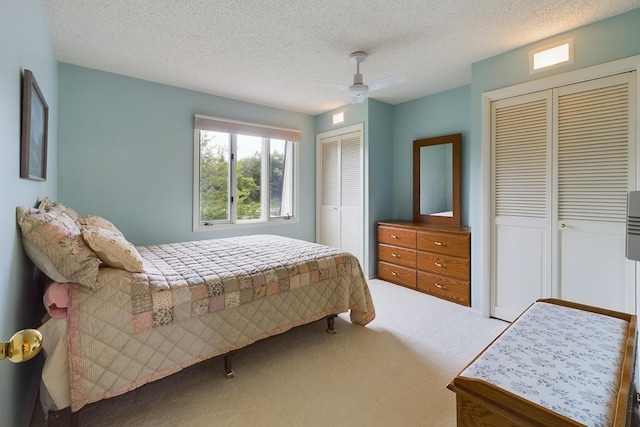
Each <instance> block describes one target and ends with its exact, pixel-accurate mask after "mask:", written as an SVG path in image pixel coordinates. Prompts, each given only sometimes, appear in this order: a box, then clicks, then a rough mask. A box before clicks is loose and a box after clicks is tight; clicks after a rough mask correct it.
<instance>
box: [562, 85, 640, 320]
mask: <svg viewBox="0 0 640 427" xmlns="http://www.w3.org/2000/svg"><path fill="white" fill-rule="evenodd" d="M629 83H630V74H628V73H627V74H620V75H616V76H612V77H608V78H603V79H598V80H593V81H589V82H585V83H580V84H576V85H570V86H565V87H562V88H559V89H557V90H555V96H556V97H557V105H558V116H557V125H556V126H555V132H554V139H555V141H556V144H555V145H556V150H557V155H556V156H554V157H555V159H556V160H557V162H556V165H555V166H554V169H556V170H557V180H556V186H557V190H556V193H557V199H556V200H554V202H556V201H557V207H554V224H555V225H556V227H555V230H554V231H555V232H556V233H557V237H556V239H554V240H557V248H558V258H557V262H558V267H557V274H556V275H554V278H555V279H556V280H557V284H554V287H556V286H557V289H558V296H559V297H561V298H562V299H566V300H570V301H576V302H581V303H584V304H591V305H595V306H599V307H604V308H608V309H612V310H618V311H625V312H635V309H634V306H635V275H634V274H633V264H632V263H631V262H630V261H628V260H627V259H626V258H625V229H626V227H625V219H626V197H627V191H629V190H630V189H632V188H633V180H632V176H631V174H630V173H629V172H630V171H632V170H635V163H634V162H633V157H632V156H631V155H630V153H632V152H633V148H632V145H631V144H632V141H633V138H632V135H631V132H630V123H631V120H632V117H631V116H630V114H631V112H630V111H631V109H630V102H629V101H630V93H629Z"/></svg>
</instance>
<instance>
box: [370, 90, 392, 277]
mask: <svg viewBox="0 0 640 427" xmlns="http://www.w3.org/2000/svg"><path fill="white" fill-rule="evenodd" d="M368 104H369V120H368V129H369V131H368V144H367V146H366V147H365V173H366V176H367V180H366V182H365V195H366V197H365V201H366V205H365V206H367V209H366V212H365V224H367V229H366V236H365V245H366V246H365V248H367V249H368V251H369V263H368V266H367V267H368V271H367V273H368V274H369V275H374V274H377V267H378V263H377V261H378V228H377V223H378V222H379V221H384V220H389V219H392V218H393V206H392V205H393V204H392V203H390V202H391V200H393V193H392V190H393V171H392V169H391V159H393V156H394V145H393V106H391V105H389V104H385V103H383V102H380V101H376V100H375V99H370V100H369V101H368Z"/></svg>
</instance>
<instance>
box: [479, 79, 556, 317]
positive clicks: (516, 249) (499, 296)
mask: <svg viewBox="0 0 640 427" xmlns="http://www.w3.org/2000/svg"><path fill="white" fill-rule="evenodd" d="M551 101H552V97H551V92H549V91H545V92H539V93H533V94H529V95H523V96H518V97H514V98H508V99H504V100H500V101H496V102H494V103H493V104H492V111H491V116H492V125H491V129H492V141H493V143H492V170H493V182H492V191H493V212H492V217H493V224H492V257H491V259H492V268H491V275H492V277H491V294H492V312H491V315H492V316H494V317H497V318H500V319H506V320H512V319H514V318H515V317H516V316H517V315H518V314H520V313H521V312H522V311H523V310H524V309H525V308H527V307H528V306H529V304H531V302H532V301H535V300H536V299H537V298H540V297H541V296H545V295H550V293H551V235H550V225H551V185H550V182H551V122H552V120H551V118H552V116H551V112H552V108H551Z"/></svg>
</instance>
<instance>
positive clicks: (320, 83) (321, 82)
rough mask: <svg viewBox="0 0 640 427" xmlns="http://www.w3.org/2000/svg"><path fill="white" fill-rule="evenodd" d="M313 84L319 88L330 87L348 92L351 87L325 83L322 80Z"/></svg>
mask: <svg viewBox="0 0 640 427" xmlns="http://www.w3.org/2000/svg"><path fill="white" fill-rule="evenodd" d="M311 82H312V83H313V84H316V85H318V86H324V87H329V88H332V89H339V90H347V89H348V88H349V86H345V85H339V84H335V83H328V82H323V81H322V80H312V81H311Z"/></svg>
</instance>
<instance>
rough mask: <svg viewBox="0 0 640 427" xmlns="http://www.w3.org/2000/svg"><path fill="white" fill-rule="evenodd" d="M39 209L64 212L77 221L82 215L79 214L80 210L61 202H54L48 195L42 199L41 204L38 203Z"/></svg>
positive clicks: (41, 210)
mask: <svg viewBox="0 0 640 427" xmlns="http://www.w3.org/2000/svg"><path fill="white" fill-rule="evenodd" d="M38 210H39V211H40V212H64V213H65V214H67V215H68V216H69V217H71V219H72V220H74V221H75V222H76V223H77V222H78V220H79V219H80V215H78V212H76V211H74V210H73V209H71V208H70V207H69V206H65V205H63V204H62V203H60V202H53V203H52V202H51V201H50V200H49V198H48V197H45V198H44V199H42V200H41V201H40V204H39V205H38Z"/></svg>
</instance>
